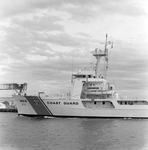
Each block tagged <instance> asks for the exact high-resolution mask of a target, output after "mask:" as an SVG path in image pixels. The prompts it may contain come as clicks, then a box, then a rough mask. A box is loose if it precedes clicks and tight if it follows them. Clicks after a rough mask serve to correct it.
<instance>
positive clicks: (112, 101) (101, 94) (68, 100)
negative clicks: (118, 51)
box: [14, 35, 148, 118]
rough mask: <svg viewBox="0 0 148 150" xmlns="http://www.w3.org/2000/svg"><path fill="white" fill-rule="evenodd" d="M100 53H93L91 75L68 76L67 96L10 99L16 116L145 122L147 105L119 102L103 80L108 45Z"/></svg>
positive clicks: (22, 96) (143, 102) (140, 102)
mask: <svg viewBox="0 0 148 150" xmlns="http://www.w3.org/2000/svg"><path fill="white" fill-rule="evenodd" d="M109 44H112V43H111V42H110V41H108V40H107V35H106V41H105V48H104V50H100V49H98V48H96V49H95V51H94V52H93V56H94V57H95V58H96V66H95V67H94V69H93V71H92V70H91V71H87V70H82V71H79V72H78V73H75V74H72V81H71V92H70V93H66V94H65V93H64V94H52V95H50V96H48V97H46V96H45V95H39V96H27V95H14V99H15V100H16V105H17V108H18V114H20V115H24V116H53V117H107V118H126V117H127V118H148V101H147V100H137V99H120V98H119V96H118V93H117V92H115V91H114V86H113V85H110V84H109V83H108V82H107V80H106V75H107V69H108V45H109ZM102 57H104V58H105V62H106V66H105V71H104V76H102V75H101V74H100V70H99V69H100V59H101V58H102Z"/></svg>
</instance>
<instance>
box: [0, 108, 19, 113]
mask: <svg viewBox="0 0 148 150" xmlns="http://www.w3.org/2000/svg"><path fill="white" fill-rule="evenodd" d="M0 112H17V109H11V108H0Z"/></svg>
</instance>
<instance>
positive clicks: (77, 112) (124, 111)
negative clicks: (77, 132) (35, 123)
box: [14, 95, 148, 118]
mask: <svg viewBox="0 0 148 150" xmlns="http://www.w3.org/2000/svg"><path fill="white" fill-rule="evenodd" d="M14 98H15V100H16V105H17V108H18V114H19V115H24V116H52V117H90V118H91V117H93V118H94V117H95V118H102V117H103V118H148V105H147V106H145V105H119V104H118V103H117V100H115V99H112V100H111V99H110V100H109V101H111V102H112V103H113V106H114V107H112V108H109V107H107V106H106V107H104V106H96V105H94V104H93V103H94V102H90V100H88V101H89V102H90V103H92V104H93V105H94V107H93V108H86V107H85V106H84V104H83V100H81V99H77V100H76V99H75V100H66V99H49V98H40V97H37V96H25V97H24V96H18V95H17V96H14ZM99 101H100V100H98V103H99ZM93 105H92V106H93Z"/></svg>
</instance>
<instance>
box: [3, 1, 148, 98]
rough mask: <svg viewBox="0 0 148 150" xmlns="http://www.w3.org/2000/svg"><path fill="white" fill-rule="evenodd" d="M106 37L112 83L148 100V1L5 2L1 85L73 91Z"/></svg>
mask: <svg viewBox="0 0 148 150" xmlns="http://www.w3.org/2000/svg"><path fill="white" fill-rule="evenodd" d="M106 33H107V34H108V39H109V40H110V41H112V42H113V43H114V48H113V49H111V50H110V51H109V70H108V74H107V79H108V80H109V82H110V83H111V84H114V85H115V89H116V91H117V92H119V93H121V94H122V95H125V96H129V97H142V98H144V97H148V1H147V0H13V1H11V0H0V83H10V82H16V83H24V82H27V83H28V94H36V93H37V92H39V91H44V92H53V91H65V90H68V89H69V87H70V79H71V74H72V71H77V70H79V69H83V68H84V67H85V65H86V66H89V65H90V63H91V62H92V63H95V59H94V58H93V56H92V54H91V52H92V51H93V50H94V49H95V48H96V47H98V48H99V47H101V44H100V42H104V41H105V34H106Z"/></svg>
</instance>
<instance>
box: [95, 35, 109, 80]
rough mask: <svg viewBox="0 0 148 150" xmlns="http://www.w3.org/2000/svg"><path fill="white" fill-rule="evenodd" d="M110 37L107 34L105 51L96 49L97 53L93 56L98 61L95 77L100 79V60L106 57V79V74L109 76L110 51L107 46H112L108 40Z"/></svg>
mask: <svg viewBox="0 0 148 150" xmlns="http://www.w3.org/2000/svg"><path fill="white" fill-rule="evenodd" d="M107 38H108V35H107V34H106V40H105V49H104V50H100V49H98V48H96V49H95V51H94V52H93V56H95V57H96V59H97V63H96V70H95V77H96V78H98V76H99V68H100V59H101V57H105V60H106V63H107V64H106V68H105V75H104V78H105V79H106V74H107V69H108V49H107V46H108V45H109V44H111V42H110V41H109V42H108V40H107Z"/></svg>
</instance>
